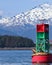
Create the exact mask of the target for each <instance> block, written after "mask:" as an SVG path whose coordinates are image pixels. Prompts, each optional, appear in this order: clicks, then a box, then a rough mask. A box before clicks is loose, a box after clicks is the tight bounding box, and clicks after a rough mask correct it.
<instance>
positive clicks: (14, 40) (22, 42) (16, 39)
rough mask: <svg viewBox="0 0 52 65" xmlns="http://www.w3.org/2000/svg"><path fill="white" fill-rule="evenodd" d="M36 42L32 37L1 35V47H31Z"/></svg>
mask: <svg viewBox="0 0 52 65" xmlns="http://www.w3.org/2000/svg"><path fill="white" fill-rule="evenodd" d="M34 46H35V44H34V42H33V41H32V40H31V39H28V38H25V37H20V36H8V35H4V36H0V48H5V49H7V48H8V49H9V48H12V49H13V48H15V49H16V48H30V47H34Z"/></svg>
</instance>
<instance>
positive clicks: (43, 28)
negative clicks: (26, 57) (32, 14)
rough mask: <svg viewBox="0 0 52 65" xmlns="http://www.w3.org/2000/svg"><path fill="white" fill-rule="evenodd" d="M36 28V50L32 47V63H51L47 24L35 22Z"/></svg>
mask: <svg viewBox="0 0 52 65" xmlns="http://www.w3.org/2000/svg"><path fill="white" fill-rule="evenodd" d="M36 28H37V29H36V31H37V37H36V50H34V49H33V55H32V63H52V54H51V53H49V48H50V45H49V24H37V26H36Z"/></svg>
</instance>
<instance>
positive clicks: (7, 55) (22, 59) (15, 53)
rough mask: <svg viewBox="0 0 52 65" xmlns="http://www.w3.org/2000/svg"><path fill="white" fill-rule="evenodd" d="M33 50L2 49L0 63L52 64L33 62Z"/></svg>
mask: <svg viewBox="0 0 52 65" xmlns="http://www.w3.org/2000/svg"><path fill="white" fill-rule="evenodd" d="M32 54H33V52H32V50H0V65H52V64H50V63H49V64H44V63H43V64H32V62H31V61H32V59H31V56H32Z"/></svg>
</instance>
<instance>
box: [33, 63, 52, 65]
mask: <svg viewBox="0 0 52 65" xmlns="http://www.w3.org/2000/svg"><path fill="white" fill-rule="evenodd" d="M32 65H51V64H50V63H33V64H32Z"/></svg>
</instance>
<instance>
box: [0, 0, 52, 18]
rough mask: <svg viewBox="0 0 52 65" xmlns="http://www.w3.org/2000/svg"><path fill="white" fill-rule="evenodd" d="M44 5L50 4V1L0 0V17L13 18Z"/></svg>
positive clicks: (51, 1)
mask: <svg viewBox="0 0 52 65" xmlns="http://www.w3.org/2000/svg"><path fill="white" fill-rule="evenodd" d="M45 3H47V4H52V0H0V15H2V16H3V17H7V16H10V17H11V16H15V15H17V14H19V13H21V12H26V11H28V10H30V9H32V8H34V7H36V6H39V5H41V4H45Z"/></svg>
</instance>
